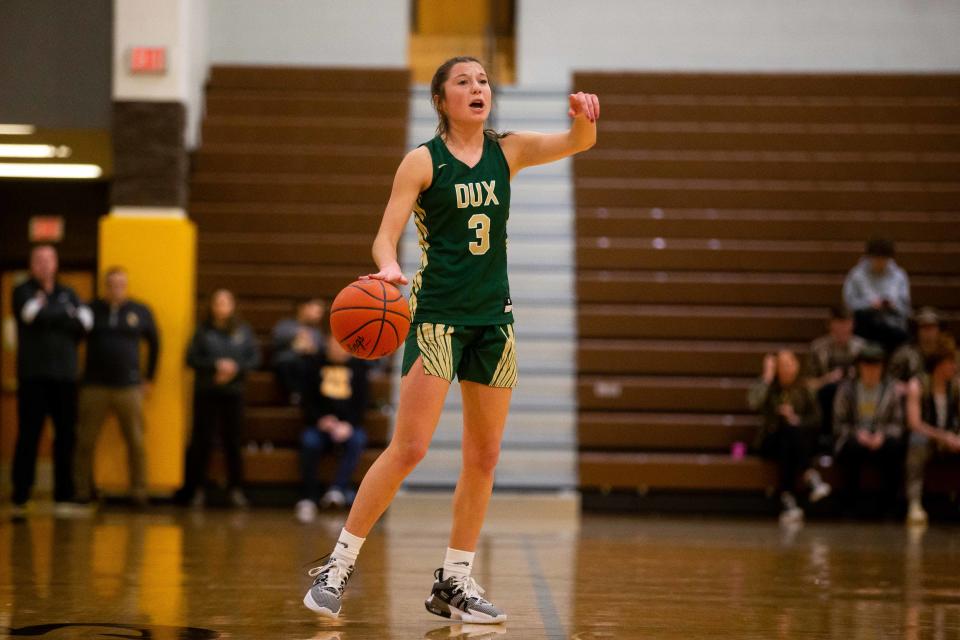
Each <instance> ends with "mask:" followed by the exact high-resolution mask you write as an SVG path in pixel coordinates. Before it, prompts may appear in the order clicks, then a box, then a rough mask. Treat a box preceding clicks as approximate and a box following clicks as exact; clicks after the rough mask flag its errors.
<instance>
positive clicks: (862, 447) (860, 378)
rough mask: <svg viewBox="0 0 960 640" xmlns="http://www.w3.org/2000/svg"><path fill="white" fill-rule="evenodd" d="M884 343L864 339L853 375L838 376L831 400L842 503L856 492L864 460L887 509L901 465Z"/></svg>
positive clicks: (897, 413) (897, 407)
mask: <svg viewBox="0 0 960 640" xmlns="http://www.w3.org/2000/svg"><path fill="white" fill-rule="evenodd" d="M885 357H886V356H885V353H884V350H883V347H881V346H880V345H878V344H873V343H869V344H867V345H866V346H865V347H864V348H863V350H861V351H860V354H859V355H858V356H857V376H856V377H855V378H852V379H846V380H843V381H842V382H841V383H840V386H839V388H838V389H837V395H836V398H835V399H834V403H833V429H834V436H835V438H836V443H835V450H836V452H837V453H836V458H837V464H838V466H839V467H840V469H841V471H842V473H843V478H844V489H845V491H846V498H847V499H846V503H847V506H848V507H849V508H852V507H854V506H855V505H856V504H857V501H858V500H859V498H860V476H861V471H862V469H863V467H864V466H865V465H868V464H869V465H871V466H873V467H875V468H876V470H877V471H878V472H879V474H880V478H881V489H882V497H883V503H882V504H883V507H884V508H885V509H892V508H893V507H894V506H895V505H896V496H897V492H898V489H899V486H900V482H899V478H900V474H901V467H902V465H903V446H902V442H903V409H902V407H903V402H902V396H901V394H900V392H899V391H898V385H896V384H895V383H894V382H893V381H891V380H890V379H889V378H887V377H886V376H884V370H883V365H884V360H885Z"/></svg>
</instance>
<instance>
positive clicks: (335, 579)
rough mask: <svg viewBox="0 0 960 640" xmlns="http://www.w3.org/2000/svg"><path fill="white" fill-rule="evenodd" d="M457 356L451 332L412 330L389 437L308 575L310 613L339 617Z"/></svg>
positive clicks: (429, 427)
mask: <svg viewBox="0 0 960 640" xmlns="http://www.w3.org/2000/svg"><path fill="white" fill-rule="evenodd" d="M459 354H460V347H459V345H458V344H457V343H456V341H455V340H454V339H453V328H452V327H445V326H443V325H417V326H416V327H414V328H412V329H411V333H410V336H409V337H408V339H407V342H406V344H405V347H404V357H403V372H404V376H403V379H402V380H401V382H400V402H399V404H398V406H397V417H396V422H395V424H394V432H393V437H392V438H391V440H390V444H389V445H388V446H387V448H386V449H385V450H384V452H383V453H381V454H380V456H379V457H378V458H377V459H376V461H375V462H374V463H373V465H371V467H370V469H369V470H368V471H367V473H366V475H365V476H364V478H363V481H362V482H361V483H360V488H359V490H358V491H357V497H356V499H355V500H354V503H353V506H352V507H351V508H350V513H349V515H348V516H347V522H346V524H345V525H344V528H343V530H342V531H341V533H340V538H339V539H338V540H337V544H336V545H335V546H334V550H333V552H332V553H331V554H330V557H329V559H328V560H327V562H326V563H325V564H323V565H321V566H319V567H315V568H313V569H311V570H310V575H311V576H314V577H315V580H314V582H313V585H312V586H311V587H310V590H309V591H307V594H306V595H305V596H304V599H303V603H304V605H306V606H307V608H308V609H311V610H312V611H316V612H317V613H319V614H321V615H324V616H328V617H334V618H335V617H337V616H338V615H339V612H340V599H341V597H342V595H343V589H344V587H346V583H347V580H348V579H349V577H350V574H351V572H352V571H353V565H354V563H355V562H356V560H357V554H358V553H359V552H360V548H361V547H362V546H363V542H364V540H365V539H366V536H367V534H368V533H369V532H370V529H372V528H373V525H374V524H375V523H376V522H377V520H378V519H379V518H380V516H381V515H383V512H384V511H386V509H387V507H388V506H389V505H390V503H391V502H392V501H393V498H394V496H395V495H396V493H397V490H398V489H399V488H400V484H401V483H402V482H403V480H404V478H406V477H407V475H409V474H410V472H411V471H413V469H414V467H416V466H417V464H419V462H420V461H421V460H422V459H423V457H424V456H425V455H426V453H427V449H428V447H429V446H430V440H431V439H432V438H433V432H434V431H435V430H436V428H437V422H439V420H440V412H441V411H442V409H443V401H444V399H445V398H446V395H447V391H448V390H449V389H450V382H451V380H452V379H453V372H454V371H455V363H456V362H458V361H459Z"/></svg>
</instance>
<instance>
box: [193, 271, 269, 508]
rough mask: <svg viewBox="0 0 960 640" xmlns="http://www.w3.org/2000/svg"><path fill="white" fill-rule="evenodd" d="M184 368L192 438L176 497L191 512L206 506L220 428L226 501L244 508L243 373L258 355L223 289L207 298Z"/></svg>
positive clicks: (230, 295) (249, 331)
mask: <svg viewBox="0 0 960 640" xmlns="http://www.w3.org/2000/svg"><path fill="white" fill-rule="evenodd" d="M187 364H189V365H190V366H191V367H193V369H194V370H195V371H196V376H195V380H194V392H193V393H194V397H193V433H192V434H191V436H190V446H189V447H188V448H187V460H186V472H185V479H184V484H183V488H182V489H181V490H180V496H181V498H182V499H184V500H189V501H190V502H191V504H192V505H193V506H195V507H202V506H203V505H204V504H205V502H206V493H205V485H206V482H207V467H208V466H209V463H210V453H211V452H210V450H211V448H212V447H213V441H214V435H215V434H216V433H217V429H218V427H219V432H220V442H221V445H222V446H223V451H224V457H225V458H226V463H227V484H228V494H227V495H228V499H229V501H230V504H231V505H233V506H235V507H246V506H247V505H248V502H247V498H246V496H245V495H244V493H243V489H242V486H243V459H242V456H241V451H240V444H241V438H242V435H243V433H242V432H243V407H244V396H245V391H246V384H245V383H246V377H247V373H249V372H250V371H251V370H253V369H256V368H257V367H258V366H259V365H260V350H259V347H258V346H257V341H256V338H255V336H254V334H253V330H252V329H251V328H250V325H248V324H247V323H245V322H243V321H241V320H240V319H239V318H238V317H237V315H236V301H235V298H234V296H233V293H231V292H230V291H228V290H227V289H217V290H216V291H214V292H213V293H212V294H211V295H210V303H209V307H208V309H207V315H206V318H205V319H204V321H203V323H202V324H201V325H200V326H199V327H198V328H197V331H196V333H195V334H194V335H193V339H192V340H191V342H190V347H189V349H188V351H187Z"/></svg>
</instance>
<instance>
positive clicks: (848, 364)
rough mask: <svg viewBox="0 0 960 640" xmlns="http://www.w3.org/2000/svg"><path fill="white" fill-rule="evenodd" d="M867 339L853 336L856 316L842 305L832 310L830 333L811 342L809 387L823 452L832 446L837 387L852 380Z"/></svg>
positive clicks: (808, 373) (808, 370) (808, 366)
mask: <svg viewBox="0 0 960 640" xmlns="http://www.w3.org/2000/svg"><path fill="white" fill-rule="evenodd" d="M865 344H866V340H864V339H863V338H861V337H860V336H856V335H854V334H853V314H851V313H850V310H849V309H847V308H846V307H843V306H836V307H832V308H831V309H830V321H829V333H827V335H825V336H821V337H819V338H817V339H816V340H814V341H813V342H812V343H810V354H809V356H808V360H807V375H808V376H809V377H808V378H807V384H808V385H809V386H810V390H811V391H813V392H814V393H815V394H816V396H817V405H818V406H819V407H820V442H819V443H818V444H819V446H818V448H819V449H820V450H821V451H830V450H832V446H833V398H834V396H835V395H836V394H837V385H838V384H840V381H841V380H843V379H844V378H850V377H853V375H854V373H855V371H856V367H855V366H854V361H855V360H856V358H857V354H858V353H860V350H861V349H863V345H865Z"/></svg>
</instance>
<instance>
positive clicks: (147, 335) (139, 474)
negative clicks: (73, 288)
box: [73, 267, 160, 504]
mask: <svg viewBox="0 0 960 640" xmlns="http://www.w3.org/2000/svg"><path fill="white" fill-rule="evenodd" d="M127 283H128V278H127V272H126V271H125V270H124V269H122V268H120V267H113V268H111V269H109V270H108V271H107V273H106V276H105V277H104V289H105V291H104V293H105V295H104V297H103V298H101V299H99V300H96V301H94V302H93V303H92V304H91V305H90V307H91V310H92V312H93V329H92V330H91V332H90V336H89V338H87V366H86V371H85V374H84V379H83V387H82V388H81V390H80V425H79V429H78V434H77V451H76V454H75V456H74V461H73V462H74V484H75V489H76V500H77V502H88V501H89V500H90V498H91V493H92V488H93V487H92V484H93V483H92V479H93V478H92V475H93V451H94V448H95V446H96V443H97V436H98V434H99V433H100V427H101V426H102V425H103V422H104V420H105V419H106V417H107V414H108V413H109V412H113V413H114V415H116V416H117V421H118V422H119V424H120V430H121V431H122V432H123V437H124V439H125V440H126V443H127V466H128V468H129V471H130V495H131V497H132V498H133V500H134V502H135V503H137V504H144V503H146V501H147V481H146V466H145V465H146V461H145V459H144V450H143V399H144V395H145V394H146V393H147V392H148V390H149V388H150V385H151V384H152V383H153V378H154V373H155V372H156V369H157V354H158V351H159V348H160V342H159V340H158V338H157V326H156V323H155V322H154V320H153V314H152V313H151V312H150V309H149V308H147V307H146V306H145V305H143V304H141V303H139V302H136V301H134V300H130V299H129V298H128V297H127ZM141 342H145V343H146V345H147V366H146V372H145V374H142V373H141V371H140V344H141Z"/></svg>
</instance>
